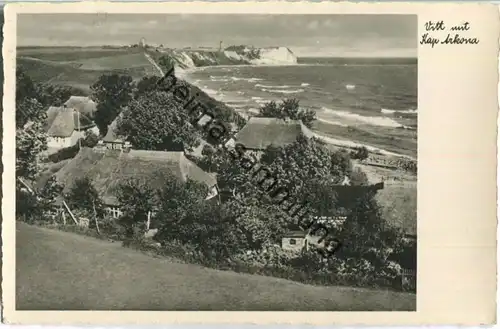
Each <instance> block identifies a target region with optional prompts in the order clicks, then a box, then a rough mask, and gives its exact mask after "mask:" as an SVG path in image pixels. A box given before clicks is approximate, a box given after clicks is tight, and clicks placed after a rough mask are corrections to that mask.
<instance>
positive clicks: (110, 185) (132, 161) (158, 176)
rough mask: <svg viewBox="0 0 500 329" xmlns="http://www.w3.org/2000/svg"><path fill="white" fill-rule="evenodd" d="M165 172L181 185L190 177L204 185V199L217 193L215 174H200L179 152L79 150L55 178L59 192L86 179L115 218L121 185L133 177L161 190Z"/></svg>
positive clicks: (199, 170) (118, 213) (119, 211)
mask: <svg viewBox="0 0 500 329" xmlns="http://www.w3.org/2000/svg"><path fill="white" fill-rule="evenodd" d="M165 173H170V174H173V175H174V176H175V177H177V178H178V179H179V180H181V181H183V182H186V181H187V179H188V178H190V179H192V180H195V181H197V182H200V183H203V184H205V185H206V186H207V187H208V188H209V193H208V194H207V199H212V198H214V197H215V196H216V195H217V194H218V190H217V180H216V177H215V175H212V174H208V173H206V172H204V171H203V170H202V169H201V168H199V167H198V166H197V165H196V164H194V163H193V162H191V161H190V160H188V159H187V158H186V157H185V156H184V153H183V152H162V151H145V150H133V149H124V150H108V149H105V148H104V149H99V148H97V149H90V148H82V149H81V150H80V152H79V153H78V155H77V156H76V157H75V158H73V159H71V161H70V162H68V163H67V164H66V165H65V166H64V167H63V168H61V169H60V170H59V171H58V172H57V173H56V174H55V176H56V179H57V181H58V182H59V183H61V184H62V185H63V186H64V187H65V190H64V191H63V193H67V192H68V191H69V189H71V187H72V186H73V184H74V182H75V181H76V180H77V179H79V178H83V177H88V178H90V180H91V181H92V184H93V185H94V187H95V188H96V189H97V191H98V192H99V195H100V197H101V198H102V200H103V201H104V203H105V206H106V211H107V212H108V213H109V215H110V216H112V217H114V218H118V217H119V216H120V215H121V213H122V211H121V205H120V203H119V201H118V199H117V196H116V192H117V188H118V186H119V185H120V184H121V183H123V182H125V181H126V180H128V179H131V178H136V179H141V180H142V181H143V182H144V183H146V184H147V185H148V186H150V187H152V188H156V189H161V188H162V187H163V186H165V179H166V176H165ZM148 215H149V216H151V215H153V214H152V213H150V214H148Z"/></svg>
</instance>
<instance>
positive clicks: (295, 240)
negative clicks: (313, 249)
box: [281, 230, 308, 251]
mask: <svg viewBox="0 0 500 329" xmlns="http://www.w3.org/2000/svg"><path fill="white" fill-rule="evenodd" d="M306 237H307V233H306V232H304V231H300V230H294V231H288V232H287V233H286V234H285V235H284V236H283V238H281V248H283V249H284V250H293V251H301V250H303V249H305V250H307V248H308V242H307V239H306Z"/></svg>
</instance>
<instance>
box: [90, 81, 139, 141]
mask: <svg viewBox="0 0 500 329" xmlns="http://www.w3.org/2000/svg"><path fill="white" fill-rule="evenodd" d="M90 89H91V91H92V95H91V98H92V100H93V101H95V102H96V103H97V111H96V113H95V118H94V121H95V123H96V125H97V127H98V128H99V131H100V132H101V134H102V135H106V133H107V131H108V125H109V124H111V122H113V120H114V119H115V118H116V117H117V116H118V114H119V113H120V112H121V111H122V109H123V108H124V107H125V106H126V105H127V104H128V102H129V101H130V99H131V98H132V77H131V76H128V75H118V74H105V75H101V76H100V77H99V79H98V80H97V81H96V82H95V83H94V84H93V85H91V86H90Z"/></svg>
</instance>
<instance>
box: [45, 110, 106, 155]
mask: <svg viewBox="0 0 500 329" xmlns="http://www.w3.org/2000/svg"><path fill="white" fill-rule="evenodd" d="M87 130H91V131H92V132H94V133H95V134H97V135H98V134H99V129H98V128H97V127H96V125H95V123H94V122H93V121H92V120H90V119H89V118H88V117H87V116H86V115H85V114H82V113H80V112H78V111H76V110H75V109H74V108H68V107H64V106H62V107H54V106H51V107H49V109H48V110H47V122H46V131H47V134H48V138H47V147H48V148H49V149H60V148H64V147H70V146H73V145H75V144H76V143H77V142H78V140H79V139H80V138H83V137H84V136H85V131H87Z"/></svg>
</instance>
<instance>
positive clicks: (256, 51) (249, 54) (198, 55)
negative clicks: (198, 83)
mask: <svg viewBox="0 0 500 329" xmlns="http://www.w3.org/2000/svg"><path fill="white" fill-rule="evenodd" d="M149 53H150V54H151V55H152V56H153V57H154V58H155V60H156V61H157V62H159V64H160V65H161V62H162V61H163V62H165V61H170V62H172V63H173V64H174V65H175V66H176V67H178V68H181V69H188V68H193V67H201V66H214V65H293V64H297V57H296V56H295V55H294V53H293V52H292V51H291V50H290V49H289V48H287V47H265V48H254V47H249V46H230V47H227V48H226V49H224V50H220V51H219V50H218V49H217V50H214V49H202V48H200V49H165V48H156V49H155V50H154V51H151V50H150V51H149ZM162 58H163V60H162Z"/></svg>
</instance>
